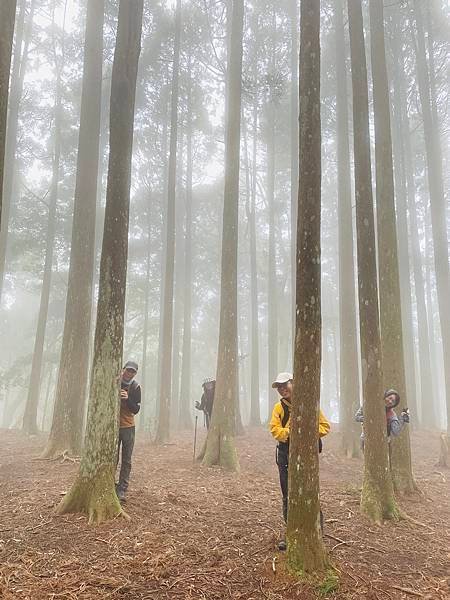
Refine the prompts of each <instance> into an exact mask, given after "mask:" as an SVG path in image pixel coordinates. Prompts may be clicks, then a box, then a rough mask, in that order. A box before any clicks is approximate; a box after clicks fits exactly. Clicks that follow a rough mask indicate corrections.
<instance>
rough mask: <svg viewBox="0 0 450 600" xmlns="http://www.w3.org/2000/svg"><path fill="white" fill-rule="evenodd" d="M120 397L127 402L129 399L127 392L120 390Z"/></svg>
mask: <svg viewBox="0 0 450 600" xmlns="http://www.w3.org/2000/svg"><path fill="white" fill-rule="evenodd" d="M120 397H121V398H124V399H125V400H126V399H127V398H128V392H127V390H120Z"/></svg>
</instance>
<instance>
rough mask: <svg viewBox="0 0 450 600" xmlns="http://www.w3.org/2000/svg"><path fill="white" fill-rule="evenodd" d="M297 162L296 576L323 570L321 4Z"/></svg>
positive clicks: (311, 15)
mask: <svg viewBox="0 0 450 600" xmlns="http://www.w3.org/2000/svg"><path fill="white" fill-rule="evenodd" d="M300 7H301V13H300V72H301V73H302V77H301V78H300V88H299V92H300V93H299V98H300V130H299V131H300V138H299V139H300V146H299V148H300V156H299V157H300V162H299V167H300V168H299V173H300V180H299V196H298V222H297V240H298V243H297V256H296V264H297V276H296V286H297V289H296V315H297V320H296V336H295V353H294V374H295V375H294V393H293V401H292V414H291V435H290V448H289V510H288V522H287V550H288V554H287V558H288V564H289V568H290V569H291V570H292V571H293V572H294V573H296V574H301V573H315V572H321V571H324V570H325V569H326V567H327V566H328V559H327V555H326V551H325V547H324V544H323V540H322V533H321V530H320V502H319V449H318V444H317V430H318V423H319V404H320V373H321V348H322V341H321V329H322V327H321V295H320V294H321V292H320V288H321V285H320V276H321V266H320V257H321V247H320V213H321V148H320V145H321V130H320V128H321V123H320V37H319V36H320V2H317V0H301V3H300Z"/></svg>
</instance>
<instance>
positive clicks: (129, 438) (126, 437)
mask: <svg viewBox="0 0 450 600" xmlns="http://www.w3.org/2000/svg"><path fill="white" fill-rule="evenodd" d="M137 371H138V365H137V363H135V362H133V361H131V360H129V361H128V362H127V363H125V365H124V367H123V370H122V381H121V383H120V417H119V419H120V420H119V444H118V447H117V463H118V462H119V455H120V448H121V447H122V456H121V460H120V473H119V482H118V483H116V493H117V497H118V498H119V500H120V501H121V502H125V499H126V493H127V490H128V484H129V480H130V473H131V456H132V454H133V448H134V438H135V424H134V415H136V414H137V413H138V412H139V410H140V408H141V386H140V385H139V383H138V382H137V381H136V379H135V377H136V373H137Z"/></svg>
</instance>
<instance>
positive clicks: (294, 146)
mask: <svg viewBox="0 0 450 600" xmlns="http://www.w3.org/2000/svg"><path fill="white" fill-rule="evenodd" d="M289 18H290V26H291V56H290V58H291V102H290V111H291V115H290V117H291V131H290V145H291V295H292V337H294V333H293V332H294V331H295V319H296V317H295V301H296V299H295V277H296V256H297V254H296V253H297V211H298V144H299V137H298V117H299V108H298V0H290V2H289ZM294 344H295V340H294V339H292V349H294ZM292 362H294V361H293V360H292ZM269 414H270V413H269Z"/></svg>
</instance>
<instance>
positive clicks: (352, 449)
mask: <svg viewBox="0 0 450 600" xmlns="http://www.w3.org/2000/svg"><path fill="white" fill-rule="evenodd" d="M335 34H336V84H337V90H336V130H337V167H338V172H337V174H338V224H339V324H340V377H339V382H340V394H339V397H340V403H339V414H340V418H339V422H340V424H341V431H342V450H343V452H344V453H345V455H346V456H347V457H348V458H352V457H356V456H359V455H360V440H359V427H358V424H357V423H356V422H355V419H354V416H355V413H356V411H357V410H358V407H359V371H358V348H357V340H356V298H355V268H354V256H353V217H352V188H351V183H350V147H349V133H348V99H347V68H346V56H347V52H346V47H345V33H344V17H343V6H342V0H337V2H336V6H335Z"/></svg>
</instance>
